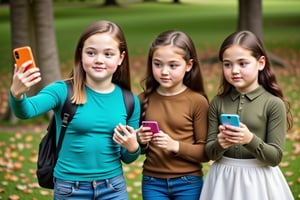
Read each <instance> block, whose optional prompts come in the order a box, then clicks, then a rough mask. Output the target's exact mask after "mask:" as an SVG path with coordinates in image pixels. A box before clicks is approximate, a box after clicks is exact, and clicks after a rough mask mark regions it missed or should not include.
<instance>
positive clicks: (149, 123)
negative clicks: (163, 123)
mask: <svg viewBox="0 0 300 200" xmlns="http://www.w3.org/2000/svg"><path fill="white" fill-rule="evenodd" d="M142 125H143V126H144V127H150V128H151V129H150V131H151V132H152V133H159V127H158V123H157V122H156V121H142Z"/></svg>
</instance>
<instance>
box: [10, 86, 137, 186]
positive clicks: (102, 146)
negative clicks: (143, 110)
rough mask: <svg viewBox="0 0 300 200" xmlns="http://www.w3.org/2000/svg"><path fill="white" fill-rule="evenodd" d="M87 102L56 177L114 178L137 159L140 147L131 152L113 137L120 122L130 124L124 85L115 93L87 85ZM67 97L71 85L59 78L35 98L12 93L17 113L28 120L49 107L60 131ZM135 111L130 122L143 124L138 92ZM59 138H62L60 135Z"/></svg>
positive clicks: (78, 115) (72, 125)
mask: <svg viewBox="0 0 300 200" xmlns="http://www.w3.org/2000/svg"><path fill="white" fill-rule="evenodd" d="M85 89H86V95H87V103H85V104H84V105H80V106H78V108H77V110H76V113H75V115H74V118H73V120H72V121H71V122H70V123H69V126H68V128H67V131H66V134H65V137H64V140H63V145H62V148H61V151H60V153H59V158H58V161H57V164H56V167H55V169H54V176H55V177H56V178H59V179H63V180H72V181H92V180H101V179H106V178H112V177H115V176H117V175H119V174H121V173H122V163H121V160H122V161H124V162H125V163H130V162H133V161H134V160H136V159H137V158H138V156H139V154H140V149H139V150H138V151H137V152H135V153H129V152H128V151H127V150H126V149H125V148H122V147H121V146H120V145H118V144H116V143H115V142H114V141H113V140H112V136H113V132H114V128H115V127H116V125H117V124H119V123H121V124H126V117H127V113H126V108H125V103H124V100H123V97H122V91H121V88H120V87H119V86H117V85H115V89H114V91H113V92H111V93H105V94H103V93H98V92H95V91H93V90H92V89H90V88H88V87H87V86H86V88H85ZM66 97H67V86H66V84H65V82H63V81H57V82H56V83H54V84H51V85H49V86H47V87H45V88H44V89H43V90H41V91H40V92H39V94H37V95H36V96H34V97H30V98H27V97H26V95H24V98H23V99H21V100H17V99H14V98H13V97H12V95H10V106H11V108H12V110H13V112H14V113H15V115H16V116H17V117H19V118H21V119H28V118H32V117H35V116H38V115H40V114H43V113H45V112H47V111H49V110H53V111H54V114H55V117H56V120H57V122H56V124H57V127H56V132H57V134H59V133H60V128H61V127H60V125H61V118H60V113H61V110H62V107H63V104H64V102H65V99H66ZM134 102H135V106H134V111H133V114H132V116H131V118H130V119H129V121H128V125H129V126H132V127H133V128H134V129H136V128H138V126H139V117H140V103H139V100H138V98H137V96H136V95H134ZM57 138H58V137H57Z"/></svg>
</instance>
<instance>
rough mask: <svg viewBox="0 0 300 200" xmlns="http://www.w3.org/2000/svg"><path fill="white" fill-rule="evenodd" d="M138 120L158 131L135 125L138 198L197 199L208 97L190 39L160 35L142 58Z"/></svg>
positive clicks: (172, 33)
mask: <svg viewBox="0 0 300 200" xmlns="http://www.w3.org/2000/svg"><path fill="white" fill-rule="evenodd" d="M143 88H144V92H143V93H142V94H140V95H139V97H140V100H141V104H142V111H141V112H142V120H151V121H157V122H158V124H159V128H160V132H159V133H152V132H150V130H149V128H147V127H143V126H141V127H140V129H139V130H138V139H139V142H140V144H141V146H142V147H143V148H142V153H144V154H146V160H145V162H144V165H143V180H142V194H143V199H145V200H147V199H151V200H153V199H189V200H193V199H199V195H200V193H201V188H202V184H203V178H202V177H203V172H202V165H201V162H207V161H208V159H207V157H206V155H205V152H204V144H205V141H206V137H207V112H208V99H207V96H206V93H205V91H204V86H203V79H202V74H201V70H200V65H199V60H198V57H197V54H196V50H195V47H194V44H193V42H192V40H191V39H190V38H189V36H187V35H186V34H185V33H183V32H180V31H166V32H163V33H161V34H160V35H159V36H158V37H157V38H156V39H155V40H154V41H153V43H152V46H151V48H150V51H149V56H148V65H147V74H146V78H145V80H144V85H143Z"/></svg>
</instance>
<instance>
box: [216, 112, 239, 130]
mask: <svg viewBox="0 0 300 200" xmlns="http://www.w3.org/2000/svg"><path fill="white" fill-rule="evenodd" d="M221 122H222V124H227V125H231V126H237V127H240V117H239V116H238V115H236V114H221Z"/></svg>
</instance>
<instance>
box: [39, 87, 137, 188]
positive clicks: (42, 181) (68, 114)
mask: <svg viewBox="0 0 300 200" xmlns="http://www.w3.org/2000/svg"><path fill="white" fill-rule="evenodd" d="M66 83H67V87H68V95H67V99H66V101H65V103H64V106H63V108H62V112H61V119H62V125H61V126H62V127H61V132H60V136H59V140H58V144H57V146H56V121H55V117H54V115H53V116H52V118H51V121H50V123H49V125H48V128H47V133H46V135H45V136H44V137H43V139H42V140H41V142H40V144H39V154H38V161H37V171H36V175H37V178H38V182H39V185H40V186H41V187H43V188H48V189H53V188H54V182H53V169H54V167H55V165H56V161H57V158H58V153H59V151H60V148H61V145H62V141H63V138H64V135H65V132H66V129H67V126H68V124H69V122H70V121H71V120H72V119H73V116H74V113H75V111H76V109H77V105H75V104H72V103H71V97H72V95H73V83H72V81H66ZM122 93H123V97H124V102H125V106H126V112H127V119H126V121H127V122H128V120H129V118H130V117H131V115H132V113H133V109H134V98H133V95H132V93H131V92H130V91H129V90H126V89H123V88H122Z"/></svg>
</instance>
